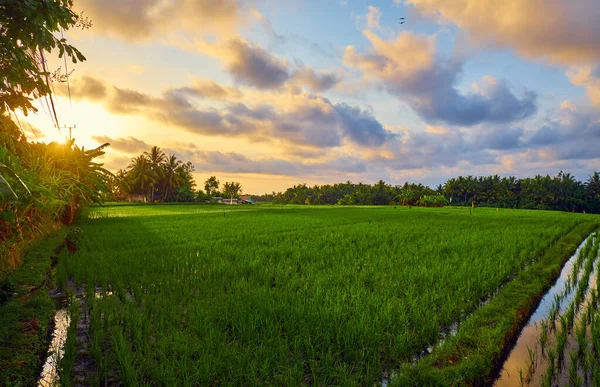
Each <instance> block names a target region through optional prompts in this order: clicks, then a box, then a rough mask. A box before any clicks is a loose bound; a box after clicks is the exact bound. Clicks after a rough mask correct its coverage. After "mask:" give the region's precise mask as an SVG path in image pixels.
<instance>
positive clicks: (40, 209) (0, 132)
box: [0, 115, 111, 274]
mask: <svg viewBox="0 0 600 387" xmlns="http://www.w3.org/2000/svg"><path fill="white" fill-rule="evenodd" d="M108 145H109V144H103V145H101V146H99V147H97V148H95V149H85V148H82V147H79V146H77V145H75V144H74V141H67V142H66V143H56V142H52V143H49V144H45V143H39V142H37V143H32V142H28V141H27V138H26V136H25V135H24V134H23V132H22V131H21V130H20V129H19V128H18V127H17V126H16V125H15V124H14V123H13V122H12V121H11V120H10V118H8V116H6V115H0V262H1V263H2V265H1V266H0V274H1V272H6V271H8V270H10V269H13V268H14V267H16V266H17V265H18V264H19V263H20V259H19V256H20V252H21V248H22V247H24V246H26V245H27V244H28V242H29V241H32V240H35V239H37V237H40V236H43V235H48V234H49V233H50V232H51V231H53V230H54V229H56V228H57V227H59V226H60V225H61V224H71V223H73V221H74V220H75V219H76V216H77V213H78V212H79V210H80V209H81V208H83V207H84V206H86V205H89V204H91V203H96V202H100V201H101V200H102V192H103V191H104V190H105V189H106V184H107V182H108V179H109V178H110V176H111V173H110V172H108V171H107V170H106V169H104V168H103V167H102V164H99V163H97V162H95V161H94V160H95V159H96V158H98V157H100V156H102V155H103V154H104V149H105V148H106V147H107V146H108Z"/></svg>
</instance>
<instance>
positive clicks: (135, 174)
mask: <svg viewBox="0 0 600 387" xmlns="http://www.w3.org/2000/svg"><path fill="white" fill-rule="evenodd" d="M128 174H129V178H130V179H131V182H132V183H133V184H137V185H139V187H140V189H141V192H142V194H143V192H144V188H148V187H150V186H152V187H153V186H154V184H155V183H156V181H157V177H158V176H157V175H156V173H155V172H154V170H153V169H152V164H150V161H149V160H148V159H147V158H146V156H144V155H140V156H138V157H134V158H133V159H131V164H129V173H128Z"/></svg>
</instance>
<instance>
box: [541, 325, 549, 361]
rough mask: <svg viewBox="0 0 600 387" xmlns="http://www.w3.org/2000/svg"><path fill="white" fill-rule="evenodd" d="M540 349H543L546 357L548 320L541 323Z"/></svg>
mask: <svg viewBox="0 0 600 387" xmlns="http://www.w3.org/2000/svg"><path fill="white" fill-rule="evenodd" d="M540 327H541V332H540V338H539V340H540V348H541V349H542V356H544V353H545V350H546V343H547V342H548V322H547V321H546V320H542V321H540Z"/></svg>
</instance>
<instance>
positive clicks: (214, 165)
mask: <svg viewBox="0 0 600 387" xmlns="http://www.w3.org/2000/svg"><path fill="white" fill-rule="evenodd" d="M191 156H192V157H191V159H192V160H193V162H194V165H195V166H196V169H197V170H202V171H215V172H227V173H241V174H246V173H251V174H267V175H286V176H298V175H304V176H306V175H313V174H331V173H339V172H343V173H349V174H352V173H361V172H365V171H366V169H367V165H366V163H364V162H363V161H360V160H357V159H352V158H345V157H343V158H334V159H331V160H326V161H300V160H294V161H289V160H283V159H277V158H271V157H269V158H256V159H251V158H248V157H246V156H244V155H242V154H240V153H235V152H230V153H223V152H215V151H195V152H193V153H192V154H191Z"/></svg>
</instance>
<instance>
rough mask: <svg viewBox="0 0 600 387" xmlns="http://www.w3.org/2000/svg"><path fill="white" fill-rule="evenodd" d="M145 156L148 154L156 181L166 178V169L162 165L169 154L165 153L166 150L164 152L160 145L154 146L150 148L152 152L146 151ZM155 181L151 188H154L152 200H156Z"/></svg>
mask: <svg viewBox="0 0 600 387" xmlns="http://www.w3.org/2000/svg"><path fill="white" fill-rule="evenodd" d="M144 156H146V158H147V159H148V161H149V162H150V167H151V168H152V171H153V172H154V174H155V175H156V182H155V183H157V182H160V180H162V179H163V178H164V171H163V168H162V166H163V163H164V162H165V160H166V158H167V156H166V155H165V152H163V151H162V150H161V149H160V148H159V147H157V146H153V147H152V148H150V152H144ZM155 183H152V184H151V188H152V195H151V198H150V200H151V201H153V200H154V184H155Z"/></svg>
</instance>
